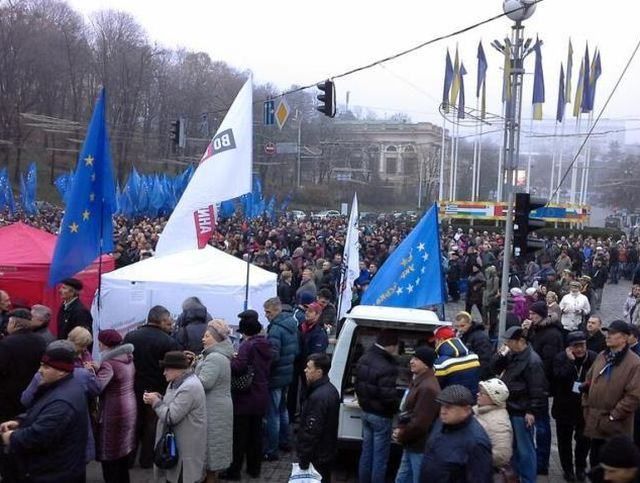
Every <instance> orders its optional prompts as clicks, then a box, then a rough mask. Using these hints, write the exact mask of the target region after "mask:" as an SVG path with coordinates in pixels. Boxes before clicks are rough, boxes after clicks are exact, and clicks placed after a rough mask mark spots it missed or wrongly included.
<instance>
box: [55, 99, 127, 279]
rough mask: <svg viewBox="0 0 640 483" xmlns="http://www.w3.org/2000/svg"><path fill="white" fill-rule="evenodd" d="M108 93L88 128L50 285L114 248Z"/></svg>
mask: <svg viewBox="0 0 640 483" xmlns="http://www.w3.org/2000/svg"><path fill="white" fill-rule="evenodd" d="M105 104H106V103H105V92H104V89H102V91H101V92H100V95H99V96H98V100H97V102H96V106H95V109H94V110H93V116H92V117H91V122H90V123H89V128H88V130H87V137H86V138H85V140H84V145H83V146H82V151H81V152H80V157H79V158H78V164H77V167H76V172H75V175H74V178H73V184H72V185H71V188H70V189H71V193H70V195H69V203H68V204H67V206H66V211H65V214H64V218H63V220H62V224H61V225H60V234H59V235H58V241H57V242H56V249H55V252H54V254H53V260H52V262H51V269H50V271H49V285H51V286H53V285H55V284H56V283H58V282H59V281H60V280H63V279H65V278H67V277H71V276H73V275H75V274H76V273H78V272H79V271H81V270H82V269H84V268H85V267H87V266H88V265H89V264H91V263H92V262H93V261H94V260H95V259H96V258H97V257H98V256H99V255H100V254H102V253H108V252H111V251H113V219H112V217H113V213H114V212H115V209H116V194H115V185H114V181H113V169H112V166H111V151H110V149H109V136H108V135H107V127H106V122H105V109H106V107H105Z"/></svg>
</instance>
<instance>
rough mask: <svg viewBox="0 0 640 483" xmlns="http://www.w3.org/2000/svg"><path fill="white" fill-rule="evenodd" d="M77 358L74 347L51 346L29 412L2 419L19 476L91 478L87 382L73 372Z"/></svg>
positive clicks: (73, 482) (75, 481)
mask: <svg viewBox="0 0 640 483" xmlns="http://www.w3.org/2000/svg"><path fill="white" fill-rule="evenodd" d="M36 337H37V336H36ZM74 359H75V353H74V351H73V350H71V348H70V347H54V348H50V349H48V350H47V351H46V352H45V354H44V356H43V357H42V365H41V366H40V369H39V370H40V373H41V374H42V382H41V385H40V387H39V388H38V390H37V392H36V395H35V399H34V401H33V403H32V405H31V406H30V407H29V409H28V411H27V413H26V414H25V415H24V416H22V417H20V418H19V419H17V420H12V421H6V422H3V423H2V424H1V425H0V433H1V434H2V442H3V443H4V445H5V447H8V451H9V455H10V456H12V458H13V459H14V460H15V462H16V466H17V471H18V481H49V482H62V481H64V482H68V483H81V482H82V483H84V481H85V480H86V462H85V449H86V446H87V435H88V430H89V428H88V422H89V413H88V407H87V398H86V395H85V391H84V388H83V387H82V385H81V384H80V383H79V382H78V381H76V380H75V379H74V377H73V369H74Z"/></svg>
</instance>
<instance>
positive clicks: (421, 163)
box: [416, 153, 423, 211]
mask: <svg viewBox="0 0 640 483" xmlns="http://www.w3.org/2000/svg"><path fill="white" fill-rule="evenodd" d="M416 154H417V153H416ZM418 162H419V163H420V176H419V179H420V181H419V182H418V211H419V210H420V208H421V207H422V165H423V162H422V156H420V160H419V161H418Z"/></svg>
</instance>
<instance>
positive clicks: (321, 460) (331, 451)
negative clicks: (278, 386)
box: [297, 354, 340, 483]
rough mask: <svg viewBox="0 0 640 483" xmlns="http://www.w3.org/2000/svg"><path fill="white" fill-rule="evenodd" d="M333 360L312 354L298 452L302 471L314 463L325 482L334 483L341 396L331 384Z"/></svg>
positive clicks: (307, 366)
mask: <svg viewBox="0 0 640 483" xmlns="http://www.w3.org/2000/svg"><path fill="white" fill-rule="evenodd" d="M330 368H331V359H329V356H327V355H326V354H311V355H310V356H309V357H308V358H307V365H306V367H305V369H304V375H305V378H306V379H307V397H306V399H305V402H304V404H303V406H302V412H301V413H300V431H298V441H297V452H298V458H299V459H300V468H302V469H303V470H306V469H307V468H308V467H309V464H313V466H314V467H315V469H316V470H318V472H319V473H320V474H321V475H322V481H323V482H329V483H330V482H331V466H332V465H333V462H334V460H335V457H336V448H337V445H338V417H339V412H340V395H339V394H338V390H337V389H336V388H335V387H334V386H333V384H331V383H330V382H329V376H328V374H329V369H330Z"/></svg>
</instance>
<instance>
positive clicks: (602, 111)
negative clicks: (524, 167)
mask: <svg viewBox="0 0 640 483" xmlns="http://www.w3.org/2000/svg"><path fill="white" fill-rule="evenodd" d="M638 49H640V39H638V43H637V44H636V47H635V49H633V52H632V53H631V56H630V57H629V60H628V61H627V64H626V65H625V66H624V69H622V72H621V73H620V76H619V77H618V80H617V81H616V85H614V86H613V89H612V90H611V92H610V93H609V96H608V97H607V100H606V101H605V103H604V104H603V106H602V107H601V108H600V112H599V113H598V117H596V120H595V121H593V123H592V124H591V128H590V129H589V132H587V135H586V136H585V138H584V140H583V141H582V144H580V147H579V148H578V152H577V153H576V154H575V156H574V157H573V160H572V161H571V163H570V164H569V166H568V167H567V170H566V171H565V172H564V175H563V176H562V179H561V180H560V181H559V182H558V185H557V186H556V189H555V190H554V191H553V193H551V196H550V197H549V201H547V205H546V206H548V205H549V203H551V200H552V199H553V197H554V196H555V195H556V193H557V192H558V190H559V189H560V187H561V186H562V183H564V180H565V179H567V176H569V173H570V172H571V169H573V165H574V164H575V163H576V161H578V158H579V157H580V154H581V153H582V150H583V149H584V147H585V145H586V144H587V141H588V140H589V138H590V137H591V134H592V133H593V131H594V129H595V128H596V126H597V125H598V122H599V121H600V118H602V115H603V114H604V111H605V109H606V108H607V106H608V105H609V102H610V101H611V99H612V98H613V95H614V94H615V92H616V90H618V86H619V85H620V83H621V82H622V79H623V78H624V76H625V75H626V73H627V71H628V70H629V66H630V65H631V62H633V59H634V58H635V56H636V54H637V53H638Z"/></svg>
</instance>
